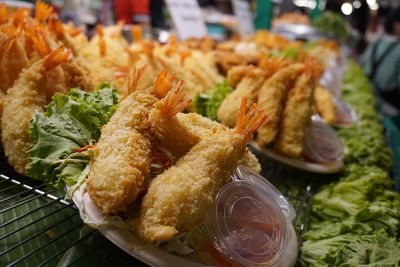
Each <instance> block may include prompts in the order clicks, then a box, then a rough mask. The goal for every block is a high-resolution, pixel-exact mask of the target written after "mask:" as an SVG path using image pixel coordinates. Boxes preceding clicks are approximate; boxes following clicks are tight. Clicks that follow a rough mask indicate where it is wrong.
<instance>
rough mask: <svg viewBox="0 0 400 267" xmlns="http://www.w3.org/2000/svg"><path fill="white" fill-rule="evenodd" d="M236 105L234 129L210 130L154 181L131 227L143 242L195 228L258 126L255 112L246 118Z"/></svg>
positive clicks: (243, 107) (243, 109)
mask: <svg viewBox="0 0 400 267" xmlns="http://www.w3.org/2000/svg"><path fill="white" fill-rule="evenodd" d="M246 106H247V103H246V100H244V101H243V102H242V105H241V107H240V111H239V114H238V122H237V125H236V127H235V129H229V130H219V129H215V130H213V131H210V132H209V133H207V134H205V135H204V136H203V138H202V139H201V140H200V141H199V142H198V143H197V144H196V145H195V146H193V147H192V148H191V149H190V151H189V152H188V153H187V154H186V155H184V156H183V157H181V158H180V159H179V160H178V161H177V163H176V164H175V165H174V166H172V167H171V168H169V169H168V170H166V171H165V172H164V173H162V174H160V175H158V176H157V177H156V178H155V179H154V180H153V181H152V182H151V183H150V187H149V190H148V192H147V194H146V195H145V196H144V199H143V202H142V207H141V216H140V218H139V221H138V224H137V229H136V230H137V231H138V233H139V236H140V237H141V238H142V239H143V240H145V241H148V242H155V241H164V240H168V239H171V238H172V237H174V236H175V235H176V234H177V233H178V232H181V231H186V230H189V229H191V228H192V227H194V226H195V225H196V224H197V223H199V222H200V221H201V220H202V219H203V218H204V215H205V212H206V210H207V208H208V207H209V206H210V205H211V204H212V203H213V201H214V197H215V195H216V194H217V192H218V190H219V189H220V188H221V186H223V185H224V184H225V183H227V182H228V181H229V176H230V174H231V173H232V171H233V169H234V168H235V167H236V165H237V162H238V161H239V159H240V158H242V157H243V154H244V153H245V151H246V144H247V142H248V141H249V140H250V138H251V136H252V134H253V132H254V131H256V129H257V128H258V127H259V126H260V125H261V124H262V123H263V122H264V120H265V118H266V116H265V115H264V113H263V111H259V112H257V113H256V114H255V106H252V107H251V108H250V110H249V111H248V113H246Z"/></svg>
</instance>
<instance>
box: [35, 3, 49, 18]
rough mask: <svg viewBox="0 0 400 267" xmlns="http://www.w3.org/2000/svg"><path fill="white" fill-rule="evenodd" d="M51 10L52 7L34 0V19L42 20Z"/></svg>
mask: <svg viewBox="0 0 400 267" xmlns="http://www.w3.org/2000/svg"><path fill="white" fill-rule="evenodd" d="M52 12H53V7H52V6H50V5H48V4H46V3H43V2H41V1H37V2H36V12H35V20H37V21H39V22H44V21H45V20H47V19H48V18H49V16H50V14H51V13H52Z"/></svg>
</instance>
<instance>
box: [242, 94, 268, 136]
mask: <svg viewBox="0 0 400 267" xmlns="http://www.w3.org/2000/svg"><path fill="white" fill-rule="evenodd" d="M246 107H247V97H243V99H242V103H241V105H240V108H239V112H238V116H237V121H236V127H235V133H237V134H241V135H244V136H245V137H246V139H248V138H250V137H251V136H252V135H253V133H254V132H255V131H257V129H258V128H259V127H260V126H261V125H263V124H264V122H265V120H266V119H267V117H268V116H267V115H266V114H265V112H264V110H259V111H257V112H256V104H254V105H252V106H251V107H250V108H249V110H248V111H247V112H246Z"/></svg>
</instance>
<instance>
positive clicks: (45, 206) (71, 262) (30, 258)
mask: <svg viewBox="0 0 400 267" xmlns="http://www.w3.org/2000/svg"><path fill="white" fill-rule="evenodd" d="M263 166H264V164H263ZM265 167H269V166H268V165H266V166H265ZM266 170H267V171H269V170H271V169H270V168H267V169H266ZM275 171H276V168H275ZM278 173H280V172H278ZM263 175H264V177H266V178H268V179H269V180H270V181H271V182H273V183H274V184H276V185H278V188H279V189H280V190H281V191H282V192H283V193H286V195H287V196H288V199H289V201H291V202H292V204H293V206H294V208H295V210H296V214H297V215H298V216H297V217H296V218H295V226H296V227H295V228H296V231H297V234H298V236H299V237H300V235H301V233H302V232H303V231H305V229H306V225H307V219H308V213H309V211H310V203H311V201H310V200H311V196H312V192H311V185H310V184H307V185H305V186H304V184H301V185H296V187H297V189H298V190H297V191H296V190H295V192H293V191H291V190H289V191H287V189H288V188H292V181H289V184H290V186H289V187H288V186H287V185H285V181H284V180H281V179H276V178H277V177H281V176H282V175H286V174H282V173H280V175H277V173H276V172H270V171H269V172H268V173H263ZM299 240H300V239H299ZM0 265H1V266H110V265H113V266H132V265H134V266H147V265H146V264H144V263H142V262H140V261H138V260H136V259H135V258H133V257H132V256H130V255H129V254H127V253H125V252H124V251H123V250H121V249H119V248H118V247H117V246H115V245H114V244H112V243H111V242H110V241H108V240H107V239H106V238H104V237H103V236H102V235H101V234H100V233H99V232H98V231H96V230H94V229H92V228H90V227H88V226H86V225H84V224H83V222H82V220H81V218H80V216H79V212H78V210H77V208H76V207H75V205H74V204H73V203H72V202H70V201H66V200H65V199H64V192H60V191H56V190H52V189H49V188H46V186H45V185H43V184H42V183H40V182H38V181H35V180H32V179H29V178H26V177H24V176H21V175H19V174H17V173H15V172H14V171H13V170H12V169H11V168H10V166H9V165H8V164H6V163H5V160H4V159H2V160H1V161H0Z"/></svg>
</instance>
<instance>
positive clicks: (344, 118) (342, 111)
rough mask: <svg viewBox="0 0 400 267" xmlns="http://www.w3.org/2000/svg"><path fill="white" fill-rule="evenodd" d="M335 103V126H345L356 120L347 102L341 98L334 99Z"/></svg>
mask: <svg viewBox="0 0 400 267" xmlns="http://www.w3.org/2000/svg"><path fill="white" fill-rule="evenodd" d="M335 103H336V115H335V117H336V121H335V123H334V125H335V126H338V127H346V126H349V125H351V124H353V123H355V122H357V121H358V118H357V114H356V112H355V111H354V110H353V108H352V107H350V106H349V105H348V104H346V103H345V102H343V101H342V100H339V99H337V98H336V99H335Z"/></svg>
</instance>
